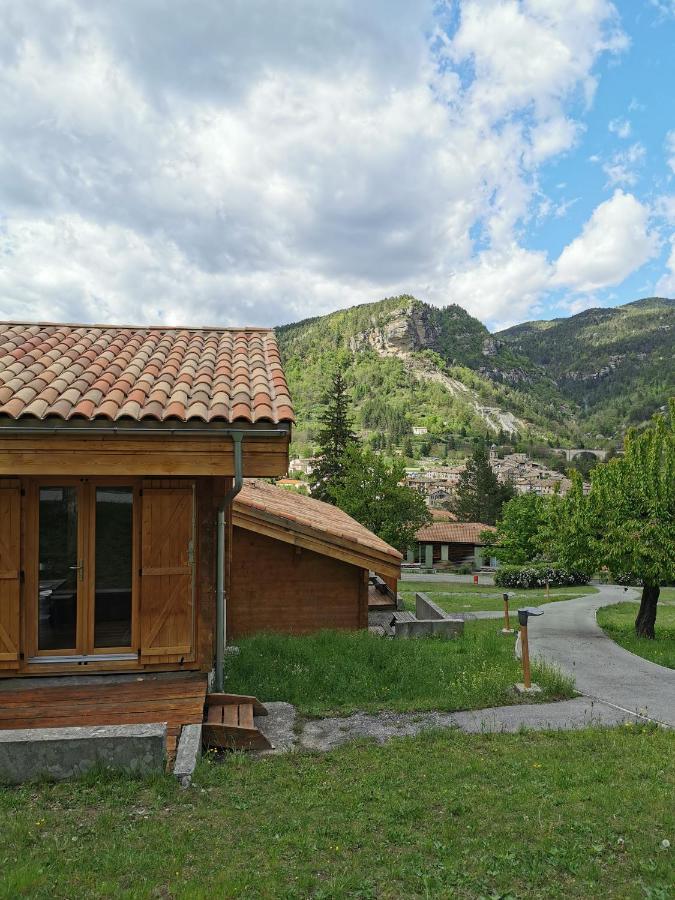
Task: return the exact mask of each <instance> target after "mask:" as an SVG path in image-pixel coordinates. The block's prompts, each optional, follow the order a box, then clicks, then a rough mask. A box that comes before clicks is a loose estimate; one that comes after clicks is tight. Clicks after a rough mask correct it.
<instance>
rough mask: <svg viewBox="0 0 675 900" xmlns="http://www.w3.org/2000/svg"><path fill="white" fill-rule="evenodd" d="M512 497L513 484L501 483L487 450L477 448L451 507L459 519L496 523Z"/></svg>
mask: <svg viewBox="0 0 675 900" xmlns="http://www.w3.org/2000/svg"><path fill="white" fill-rule="evenodd" d="M511 497H513V488H512V487H511V485H510V484H500V483H499V481H498V480H497V476H496V475H495V473H494V472H493V471H492V467H491V466H490V463H489V460H488V455H487V451H486V449H485V448H484V447H476V449H475V450H474V452H473V455H472V456H471V457H469V459H468V460H467V463H466V467H465V469H464V471H463V472H462V474H461V475H460V479H459V484H458V485H457V490H456V494H455V498H454V500H453V501H452V502H451V510H452V512H453V513H454V514H455V515H456V516H457V519H458V520H459V521H460V522H482V523H483V524H484V525H494V524H495V522H496V521H497V518H498V516H499V514H500V512H501V509H502V506H503V505H504V503H506V501H507V500H510V499H511Z"/></svg>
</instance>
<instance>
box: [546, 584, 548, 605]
mask: <svg viewBox="0 0 675 900" xmlns="http://www.w3.org/2000/svg"><path fill="white" fill-rule="evenodd" d="M546 600H547V602H548V578H547V579H546Z"/></svg>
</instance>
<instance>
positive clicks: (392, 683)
mask: <svg viewBox="0 0 675 900" xmlns="http://www.w3.org/2000/svg"><path fill="white" fill-rule="evenodd" d="M499 626H500V623H497V622H469V623H467V624H466V626H465V632H464V635H463V636H462V637H460V638H456V639H454V640H451V641H445V640H441V639H424V640H410V641H395V640H386V639H384V638H381V637H376V636H373V635H371V634H369V633H368V632H337V631H323V632H319V633H318V634H315V635H308V636H305V637H289V636H287V635H273V634H261V635H257V636H255V637H251V638H246V639H242V640H240V641H238V644H239V648H240V652H239V655H238V656H232V657H228V660H227V670H226V681H225V687H226V690H228V691H231V692H232V693H239V694H254V695H255V696H257V697H259V698H260V699H261V700H286V701H288V702H289V703H293V704H295V705H296V706H297V708H298V711H299V712H300V713H301V714H304V715H307V716H325V715H331V714H346V713H350V712H353V711H355V710H369V711H372V710H378V709H393V710H399V711H403V710H429V709H439V710H441V709H442V710H455V709H480V708H482V707H486V706H500V705H502V704H506V703H515V702H517V700H516V696H515V695H514V693H513V691H512V687H513V684H514V682H516V681H522V676H521V670H520V664H519V663H518V662H517V661H516V660H515V659H514V656H513V645H514V641H515V638H514V637H512V636H506V637H505V636H503V635H501V634H500V633H499ZM535 668H536V671H535V672H534V673H533V676H532V677H533V679H534V680H535V681H536V682H537V683H538V684H540V685H541V687H542V688H543V689H544V692H543V695H542V696H541V699H544V700H551V699H560V698H563V697H570V696H572V694H573V690H572V683H571V681H570V680H569V679H568V678H566V677H564V676H562V675H561V674H560V673H559V672H557V671H556V670H554V669H551V668H548V667H542V666H539V665H537V666H536V667H535ZM528 702H529V701H528Z"/></svg>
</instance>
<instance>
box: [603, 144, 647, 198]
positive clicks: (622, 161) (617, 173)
mask: <svg viewBox="0 0 675 900" xmlns="http://www.w3.org/2000/svg"><path fill="white" fill-rule="evenodd" d="M644 160H645V148H644V146H643V145H642V144H641V143H640V142H639V141H638V142H636V143H635V144H631V146H630V147H628V148H627V149H626V150H619V151H617V152H616V153H615V154H614V155H613V156H612V157H611V158H610V159H609V160H608V161H607V162H606V163H604V164H603V166H602V171H603V172H604V173H605V175H606V176H607V184H608V185H609V186H610V187H615V186H616V185H623V186H625V187H632V186H633V185H634V184H636V182H637V180H638V173H637V169H639V168H640V166H642V164H643V163H644Z"/></svg>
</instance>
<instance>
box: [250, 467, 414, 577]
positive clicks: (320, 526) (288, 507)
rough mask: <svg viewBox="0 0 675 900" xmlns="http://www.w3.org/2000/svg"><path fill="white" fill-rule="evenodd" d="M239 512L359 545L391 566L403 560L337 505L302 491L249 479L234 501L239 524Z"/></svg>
mask: <svg viewBox="0 0 675 900" xmlns="http://www.w3.org/2000/svg"><path fill="white" fill-rule="evenodd" d="M238 512H244V513H246V514H248V515H253V516H255V514H256V513H262V514H266V515H267V516H271V517H273V518H274V519H275V520H277V521H278V522H279V523H280V524H282V525H283V526H284V527H285V528H288V529H294V528H298V527H300V528H302V529H303V530H308V531H311V532H313V533H315V534H316V535H317V536H318V537H321V538H323V539H324V540H328V541H335V542H337V543H340V544H342V543H344V544H349V545H351V546H357V545H358V546H360V547H362V548H364V550H367V551H370V552H374V553H375V554H376V555H378V556H386V557H389V562H390V563H393V564H394V565H399V564H400V562H401V560H402V559H403V557H402V555H401V554H400V553H399V552H398V550H395V549H394V548H393V547H391V546H390V545H389V544H387V543H386V542H385V541H383V540H382V539H381V538H379V537H377V535H375V534H373V533H372V531H368V529H367V528H364V526H363V525H360V524H359V523H358V522H356V521H355V520H354V519H352V518H351V516H348V515H347V513H345V512H343V511H342V510H341V509H338V508H337V507H336V506H331V505H330V504H329V503H323V502H322V501H321V500H316V499H315V498H314V497H308V496H306V495H305V494H298V493H296V492H294V491H289V490H286V489H285V488H280V487H275V486H274V485H273V484H269V482H266V481H257V480H253V479H252V480H250V481H245V482H244V487H243V488H242V490H241V492H240V493H239V494H238V495H237V497H236V498H235V500H234V522H235V524H239V523H238V521H237V513H238Z"/></svg>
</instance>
